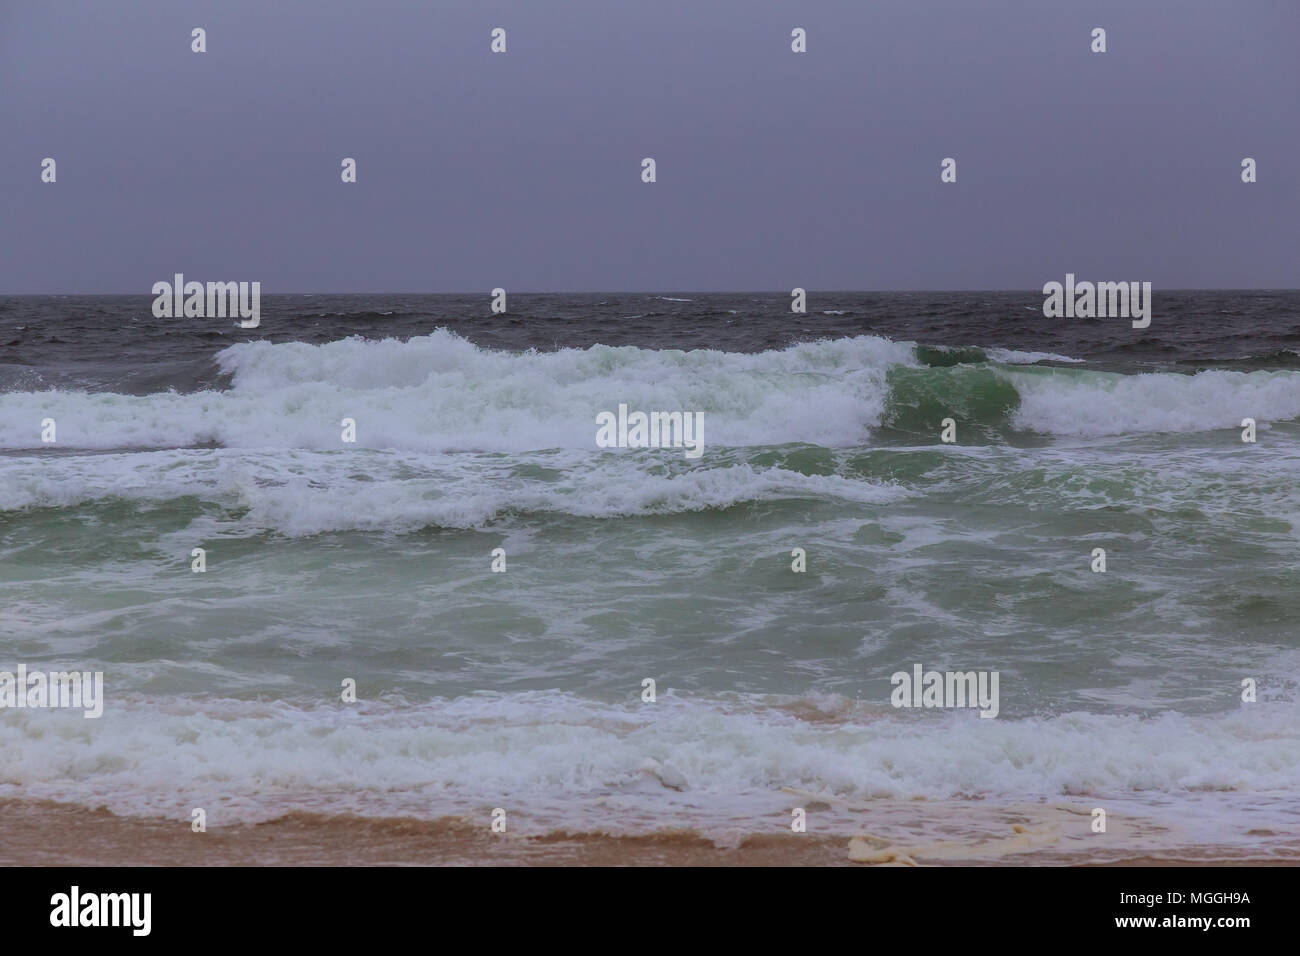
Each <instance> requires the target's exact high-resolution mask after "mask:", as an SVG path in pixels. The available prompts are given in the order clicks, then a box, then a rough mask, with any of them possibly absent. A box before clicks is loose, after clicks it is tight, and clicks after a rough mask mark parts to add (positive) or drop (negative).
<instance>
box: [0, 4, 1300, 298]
mask: <svg viewBox="0 0 1300 956" xmlns="http://www.w3.org/2000/svg"><path fill="white" fill-rule="evenodd" d="M195 27H202V28H203V29H205V30H206V33H207V52H205V53H194V52H192V51H191V30H192V29H193V28H195ZM495 27H501V28H503V29H505V30H506V43H507V50H506V52H505V53H503V54H494V53H492V52H491V50H490V43H491V35H490V34H491V31H492V29H493V28H495ZM796 27H801V28H803V29H804V30H806V32H807V52H806V53H795V52H792V50H791V36H790V34H791V30H792V29H794V28H796ZM1096 27H1101V28H1104V29H1105V30H1106V43H1107V52H1105V53H1093V52H1092V51H1091V44H1092V31H1093V29H1094V28H1096ZM1298 47H1300V2H1297V0H1140V2H1139V0H1116V2H1107V0H1088V2H1084V0H1078V2H1076V0H1052V2H1043V0H1015V2H1013V0H980V2H976V0H870V2H867V0H843V2H841V0H526V2H504V0H454V2H453V0H445V2H441V0H405V2H396V0H357V2H343V0H183V2H182V0H93V2H71V0H0V293H139V294H142V295H145V294H148V293H149V291H150V289H151V287H152V285H153V284H154V283H155V282H158V281H162V280H168V281H170V279H171V278H172V276H173V275H174V274H175V273H177V272H180V273H183V274H184V275H185V277H186V279H187V280H198V281H260V282H261V283H262V291H263V294H271V293H275V292H479V291H482V292H486V291H487V290H489V289H492V288H495V287H502V288H505V289H507V290H508V291H517V292H551V291H554V292H562V291H618V290H627V291H655V290H662V291H674V290H677V291H707V290H742V289H743V290H750V289H753V290H760V289H761V290H789V289H792V288H794V287H796V286H799V287H804V288H808V289H821V290H830V289H835V290H891V289H936V290H938V289H1003V288H1005V289H1038V288H1041V286H1042V285H1043V284H1044V283H1045V282H1048V281H1064V277H1065V275H1066V273H1074V274H1075V275H1076V276H1077V277H1078V278H1079V279H1080V280H1093V281H1149V282H1152V283H1153V286H1154V287H1155V288H1156V289H1159V288H1210V287H1220V288H1295V287H1300V257H1298V256H1297V252H1298V251H1300V241H1298V239H1300V54H1297V52H1296V51H1297V48H1298ZM46 157H51V158H53V159H54V160H55V161H56V164H57V166H56V169H57V182H55V183H43V182H42V181H41V163H42V160H43V159H44V158H46ZM344 157H352V158H354V159H356V161H357V182H355V183H346V184H345V183H343V182H342V181H341V178H340V171H341V167H340V163H341V161H342V159H343V158H344ZM644 157H653V158H654V159H655V162H656V175H657V181H656V182H654V183H644V182H642V181H641V161H642V159H643V158H644ZM948 157H951V158H953V159H955V160H956V164H957V165H956V171H957V181H956V182H955V183H943V182H941V181H940V171H941V170H940V164H941V162H942V160H943V159H945V158H948ZM1245 157H1251V158H1254V159H1255V160H1256V162H1257V164H1258V166H1257V176H1258V181H1257V182H1255V183H1250V184H1247V183H1243V182H1242V181H1241V162H1242V160H1243V158H1245Z"/></svg>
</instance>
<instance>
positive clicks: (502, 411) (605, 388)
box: [0, 331, 1300, 461]
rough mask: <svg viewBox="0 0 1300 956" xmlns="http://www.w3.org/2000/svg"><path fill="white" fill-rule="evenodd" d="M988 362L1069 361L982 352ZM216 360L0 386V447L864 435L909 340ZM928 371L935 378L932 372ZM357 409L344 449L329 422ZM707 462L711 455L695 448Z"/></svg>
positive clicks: (1066, 404) (1093, 414)
mask: <svg viewBox="0 0 1300 956" xmlns="http://www.w3.org/2000/svg"><path fill="white" fill-rule="evenodd" d="M990 354H991V355H992V356H993V357H995V358H996V359H997V360H998V361H1001V362H1006V363H1011V364H1026V363H1032V362H1037V361H1043V360H1048V359H1050V360H1053V361H1071V360H1070V359H1069V358H1068V357H1067V356H1057V355H1053V354H1051V353H1041V352H1016V351H1013V350H998V349H994V350H992V351H991V353H990ZM217 361H218V362H219V364H220V365H221V367H222V369H223V370H224V371H226V372H227V373H229V374H230V375H231V377H232V381H233V386H232V387H231V388H230V389H228V390H226V391H221V392H215V391H208V392H199V393H195V394H177V393H173V392H168V393H160V394H152V395H145V396H128V395H117V394H112V393H88V392H65V391H43V392H8V393H3V394H0V448H8V449H31V448H42V447H44V446H43V445H42V443H41V427H40V422H41V421H42V420H43V419H44V418H47V417H49V418H54V419H55V420H56V421H57V423H58V438H59V441H58V448H60V449H78V448H83V449H113V448H130V447H140V448H166V447H183V446H192V445H201V444H208V443H212V444H219V445H222V446H225V447H230V448H245V449H254V448H263V449H286V448H291V449H316V450H345V449H354V448H384V449H395V450H399V451H414V452H461V451H478V452H496V453H518V452H525V451H535V450H540V449H571V450H594V449H595V435H596V427H595V416H596V413H597V412H598V411H600V410H602V409H607V408H611V407H615V406H616V405H617V404H618V403H620V402H626V403H627V404H628V406H629V407H632V408H650V409H680V410H684V411H693V412H703V413H704V414H705V417H706V419H707V427H708V435H709V448H710V449H718V448H727V447H737V446H755V445H775V444H784V443H791V442H808V443H815V444H820V445H824V446H828V447H846V446H859V445H864V444H869V443H870V432H871V429H872V428H874V427H876V426H878V425H879V424H880V423H881V420H882V417H883V415H884V412H885V410H886V408H887V407H888V403H889V397H890V392H889V382H888V373H889V371H890V369H891V368H895V367H898V366H904V365H906V366H917V365H918V363H917V361H916V359H915V357H914V348H913V345H912V344H911V343H899V342H892V341H890V340H888V339H883V338H879V337H875V336H859V337H856V338H845V339H835V340H824V341H818V342H807V343H801V344H799V345H795V346H792V347H790V348H786V349H783V350H779V351H768V352H762V353H758V354H746V353H730V352H717V351H711V350H696V351H691V352H682V351H675V350H651V349H640V348H634V347H631V346H624V347H617V348H615V347H609V346H602V345H598V346H592V347H590V348H586V349H561V350H558V351H555V352H546V353H537V352H525V353H512V352H502V351H491V350H485V349H480V348H478V347H476V346H474V345H473V344H471V343H470V342H467V341H466V340H464V339H461V338H459V337H457V336H455V335H453V334H451V333H448V332H445V331H438V332H435V333H433V334H431V335H427V336H422V337H418V338H413V339H410V340H409V341H398V340H394V339H387V340H382V341H366V340H361V339H355V338H352V339H344V340H340V341H335V342H330V343H327V344H324V345H309V344H305V343H301V342H290V343H283V344H278V345H273V344H270V343H268V342H254V343H243V344H239V345H235V346H232V347H230V348H228V349H225V350H224V351H222V352H220V353H219V354H218V356H217ZM942 374H943V373H942V371H940V370H937V371H936V375H942ZM998 374H999V375H1001V376H1002V377H1004V378H1005V379H1006V380H1007V381H1009V382H1011V383H1012V384H1013V385H1014V386H1015V388H1016V389H1017V391H1018V392H1019V393H1020V397H1021V402H1020V408H1019V412H1018V417H1017V424H1018V425H1020V426H1021V427H1024V428H1028V429H1033V430H1036V431H1041V432H1046V433H1050V434H1057V435H1112V434H1125V433H1134V432H1153V431H1172V432H1176V431H1197V430H1210V429H1217V428H1228V427H1237V426H1238V423H1239V422H1240V420H1241V419H1242V418H1243V417H1247V416H1249V417H1253V418H1255V419H1256V420H1258V421H1259V422H1261V423H1266V422H1269V421H1278V420H1291V419H1294V418H1296V417H1298V416H1300V372H1293V371H1255V372H1236V371H1206V372H1202V373H1200V374H1197V375H1180V374H1174V373H1162V374H1144V375H1120V374H1112V373H1104V372H1090V371H1082V370H1076V369H1051V368H1047V367H1034V368H1030V367H1028V366H1027V367H1025V368H1024V369H1002V370H999V372H998ZM344 418H352V419H355V421H356V423H357V436H356V437H357V441H356V444H355V445H349V446H344V445H343V444H342V442H341V441H340V429H341V426H340V422H341V421H342V419H344ZM705 458H706V461H707V460H708V459H709V453H708V452H706V456H705Z"/></svg>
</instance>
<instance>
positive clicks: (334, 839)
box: [0, 800, 1300, 866]
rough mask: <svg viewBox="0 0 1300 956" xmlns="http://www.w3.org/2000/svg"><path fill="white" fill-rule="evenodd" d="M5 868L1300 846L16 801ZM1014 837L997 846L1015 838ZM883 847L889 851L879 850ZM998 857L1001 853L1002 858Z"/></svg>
mask: <svg viewBox="0 0 1300 956" xmlns="http://www.w3.org/2000/svg"><path fill="white" fill-rule="evenodd" d="M0 820H3V822H4V825H5V826H4V830H5V840H4V841H3V848H2V849H0V864H3V865H6V866H440V865H441V866H447V865H451V866H460V865H471V866H472V865H489V866H521V865H523V866H530V865H531V866H861V865H880V864H883V865H913V864H914V865H921V866H925V865H971V864H977V865H1003V866H1007V865H1010V866H1025V865H1110V866H1125V865H1133V866H1149V865H1157V866H1211V865H1242V866H1261V865H1292V866H1293V865H1296V864H1298V863H1300V844H1297V845H1295V846H1289V847H1287V848H1284V849H1282V850H1281V851H1278V852H1274V853H1272V854H1270V855H1268V856H1263V857H1261V856H1258V855H1255V856H1248V855H1244V854H1242V853H1241V852H1240V851H1234V850H1232V849H1231V848H1226V847H1219V848H1212V847H1205V848H1195V849H1191V850H1186V851H1181V850H1180V851H1179V852H1177V853H1171V854H1169V855H1167V856H1166V855H1152V854H1149V853H1135V854H1131V855H1125V854H1123V853H1122V852H1120V853H1118V854H1114V853H1112V854H1110V855H1109V856H1107V857H1104V858H1103V857H1101V856H1099V855H1097V854H1080V853H1078V852H1068V851H1063V850H1062V849H1061V848H1059V847H1053V846H1042V847H1032V846H1031V847H1026V848H1020V847H1017V848H1016V852H999V853H996V854H989V853H985V854H983V855H973V856H971V855H968V856H965V857H964V858H963V856H962V854H961V853H955V854H954V853H953V852H952V851H951V850H949V851H947V852H942V851H940V849H938V848H937V847H930V848H927V847H925V846H917V847H901V848H898V849H897V850H893V849H891V848H890V847H888V846H887V845H885V844H883V843H881V841H878V840H876V841H860V842H859V843H858V846H859V847H864V846H866V847H868V849H872V848H874V850H876V851H877V852H874V853H873V852H865V853H864V852H861V851H860V852H859V853H858V854H857V855H858V856H859V857H862V856H873V857H878V858H879V859H877V860H876V861H875V862H874V864H873V863H869V862H858V863H855V862H853V861H852V860H851V859H850V851H849V844H850V841H849V839H848V838H847V837H845V836H840V835H837V836H823V835H814V834H810V833H802V834H796V833H784V834H759V835H753V836H750V837H748V838H745V839H744V840H742V841H740V842H739V844H738V845H736V846H729V847H719V846H717V845H715V844H714V843H713V842H712V841H711V840H709V839H706V838H704V837H701V836H699V835H698V834H694V833H689V832H677V833H672V832H667V833H658V834H654V835H648V836H620V837H614V836H608V835H605V834H596V833H552V834H546V835H525V834H513V833H504V834H494V833H492V832H491V831H490V829H489V828H488V827H487V826H483V825H473V824H470V823H468V822H466V821H464V820H462V819H443V820H434V821H423V820H415V819H405V818H403V819H394V818H367V817H357V816H323V815H318V814H308V813H292V814H288V815H286V816H283V817H280V818H279V819H276V820H272V821H269V822H265V823H256V824H253V823H246V824H238V825H235V826H225V827H220V828H211V829H209V830H208V832H206V833H194V832H192V831H191V829H190V824H189V823H188V822H186V821H179V820H163V819H158V818H140V817H119V816H116V815H114V814H112V813H109V812H108V811H106V810H102V809H101V810H88V809H85V808H81V807H76V806H72V805H67V804H57V803H50V802H33V801H22V800H6V801H0ZM1016 836H1017V835H1015V834H1011V835H1009V836H1008V837H1007V838H1004V839H1003V840H1002V841H1001V842H1002V843H1006V842H1007V841H1008V840H1013V839H1015V838H1016ZM882 849H883V851H884V852H879V851H881V850H882ZM1004 849H1005V848H1004Z"/></svg>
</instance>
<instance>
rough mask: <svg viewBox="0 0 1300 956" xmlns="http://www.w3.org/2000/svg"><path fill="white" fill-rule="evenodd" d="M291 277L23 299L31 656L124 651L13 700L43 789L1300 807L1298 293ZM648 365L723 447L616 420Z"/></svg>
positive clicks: (3, 303) (1248, 810) (12, 324)
mask: <svg viewBox="0 0 1300 956" xmlns="http://www.w3.org/2000/svg"><path fill="white" fill-rule="evenodd" d="M263 301H264V305H263V315H262V327H261V328H259V329H257V330H253V331H246V330H242V329H239V328H238V327H236V326H234V325H233V323H231V321H230V320H218V319H211V320H198V319H181V320H173V319H155V318H154V317H153V316H152V315H151V313H150V309H149V304H150V299H149V298H148V297H138V298H136V297H39V298H36V297H33V298H5V299H0V389H3V391H0V639H2V640H3V645H2V647H3V652H2V653H0V669H6V668H8V669H12V668H13V667H15V666H16V665H17V664H18V663H19V662H25V663H26V664H27V665H28V667H30V668H37V667H46V668H47V669H55V668H61V667H75V668H77V669H80V670H103V671H104V672H105V680H106V684H107V702H106V710H105V716H104V717H103V718H102V719H100V720H98V721H90V720H83V719H82V718H81V717H80V715H79V714H71V713H65V712H50V711H34V710H10V711H0V795H9V796H15V795H16V796H25V797H53V798H56V799H62V800H71V801H75V802H82V803H87V804H91V805H100V804H102V805H106V806H108V807H109V808H110V809H113V810H115V811H118V812H124V813H165V814H170V815H174V816H176V817H177V818H178V819H188V815H189V808H190V807H192V806H205V807H207V808H208V810H209V814H210V821H211V822H212V823H213V824H214V825H218V824H220V822H221V821H222V820H223V819H225V820H234V819H260V818H266V817H268V816H275V815H277V814H279V813H282V812H284V811H285V810H286V809H292V808H308V809H312V810H324V811H327V812H328V811H332V810H351V811H356V812H362V813H369V814H383V815H395V814H414V815H421V816H437V815H442V814H461V813H480V812H482V808H485V807H486V808H491V807H494V806H504V807H507V808H511V809H512V810H517V811H518V813H519V814H520V816H521V817H522V818H523V819H524V820H527V821H528V822H529V824H528V825H529V826H531V827H532V829H533V830H534V831H535V832H537V831H543V830H546V829H550V828H555V827H559V826H565V825H567V826H574V825H577V826H586V827H589V828H593V829H603V830H606V831H609V832H624V831H643V830H647V829H648V830H654V829H677V828H681V827H683V826H685V827H688V828H690V827H693V828H697V829H701V830H704V831H706V832H712V831H713V830H716V829H718V828H732V829H734V828H737V827H739V828H740V829H742V830H744V829H749V830H751V831H753V830H761V829H766V828H771V827H778V828H780V827H787V828H788V821H789V811H788V807H789V806H790V805H791V803H792V798H791V797H790V796H789V794H787V793H784V792H783V790H782V788H793V789H795V790H797V791H809V792H814V793H820V794H830V795H833V796H835V797H836V798H840V799H843V800H846V801H857V802H858V803H862V802H868V803H869V802H870V801H871V800H873V799H874V800H882V799H885V798H909V797H916V796H926V797H929V798H932V799H939V798H961V799H969V798H982V799H985V800H991V801H999V800H1001V801H1025V800H1032V799H1038V798H1042V799H1044V800H1059V799H1062V798H1065V797H1069V798H1071V799H1076V798H1077V800H1082V801H1083V802H1084V803H1088V804H1090V805H1091V804H1097V803H1100V805H1103V806H1117V807H1122V808H1124V809H1125V810H1126V811H1129V812H1132V813H1134V814H1137V815H1142V814H1147V815H1149V816H1150V817H1152V818H1153V819H1159V820H1166V821H1167V820H1175V819H1177V818H1179V814H1180V809H1181V811H1185V814H1186V815H1187V816H1188V818H1189V819H1190V818H1192V817H1194V818H1195V819H1196V821H1197V822H1196V824H1195V826H1193V827H1192V829H1191V831H1190V835H1188V834H1187V833H1183V835H1181V836H1180V837H1178V840H1179V841H1181V842H1182V844H1184V845H1185V844H1189V843H1196V842H1198V841H1201V842H1204V841H1217V842H1220V843H1224V844H1229V845H1242V846H1244V845H1246V844H1248V843H1249V844H1252V845H1254V844H1262V845H1263V847H1264V848H1265V849H1267V848H1268V846H1269V837H1268V836H1264V837H1261V836H1259V835H1258V834H1259V832H1261V828H1262V830H1263V831H1266V832H1267V833H1268V834H1274V835H1276V836H1277V840H1281V839H1284V838H1287V839H1294V837H1295V835H1296V834H1297V833H1300V818H1298V817H1297V815H1296V810H1295V806H1296V801H1295V795H1296V791H1297V784H1300V722H1298V721H1297V717H1300V709H1298V705H1297V695H1296V689H1297V688H1296V675H1297V663H1300V653H1298V651H1300V639H1298V638H1297V629H1296V622H1297V620H1298V619H1300V586H1298V585H1300V562H1298V560H1297V559H1298V558H1300V539H1298V537H1297V532H1298V531H1300V481H1298V480H1297V479H1298V478H1300V351H1298V350H1300V294H1298V293H1263V292H1209V293H1207V292H1195V293H1192V292H1187V293H1166V294H1163V295H1161V294H1157V296H1156V300H1155V314H1154V318H1153V320H1152V323H1151V327H1150V328H1149V329H1146V330H1136V329H1131V328H1130V327H1129V323H1128V322H1127V321H1126V320H1122V319H1115V320H1106V319H1103V320H1068V319H1067V320H1058V319H1045V318H1043V316H1042V313H1041V304H1042V297H1041V296H1040V295H1036V294H1034V293H998V294H994V293H970V294H947V295H939V294H932V293H915V294H893V295H863V294H853V295H849V294H840V295H835V294H829V295H828V294H816V293H814V294H813V295H812V296H811V297H810V303H809V314H808V315H792V314H791V313H790V312H789V298H788V296H785V295H775V294H765V293H743V294H727V295H722V294H715V295H696V294H691V293H683V294H680V295H678V294H674V293H669V294H667V295H648V294H623V295H589V296H512V297H511V300H510V307H511V311H510V312H509V313H507V314H506V315H501V316H492V315H490V314H488V296H487V295H483V296H369V297H366V296H324V295H320V296H282V297H275V296H272V297H268V298H266V299H264V300H263ZM619 403H626V404H627V405H628V406H629V407H631V408H633V409H637V408H640V409H645V410H651V409H663V410H686V411H702V412H703V413H704V418H705V435H704V437H705V453H704V455H703V456H702V457H701V458H699V459H696V460H692V459H688V458H687V457H685V455H684V454H683V453H682V451H681V450H627V449H621V450H620V449H600V448H597V447H596V445H595V441H594V439H595V432H596V425H595V416H596V414H597V412H599V411H601V410H606V409H615V408H617V406H618V404H619ZM345 417H350V418H353V419H355V420H356V422H357V441H356V444H355V445H344V444H343V443H342V442H341V441H340V421H341V420H342V419H343V418H345ZM945 417H952V418H953V419H955V420H956V422H957V438H958V441H957V443H956V444H944V443H942V442H941V441H940V439H939V431H940V425H939V423H940V420H941V419H943V418H945ZM1245 417H1252V418H1254V419H1256V420H1257V422H1258V428H1259V432H1258V441H1257V442H1256V443H1254V444H1247V443H1244V442H1243V441H1242V440H1241V427H1240V422H1241V420H1242V419H1243V418H1245ZM45 418H54V419H55V420H56V422H57V429H58V433H57V434H58V442H57V444H56V445H53V446H50V445H47V444H43V443H42V441H41V421H42V420H43V419H45ZM195 547H201V548H204V549H206V550H207V561H208V570H207V572H206V573H204V574H194V573H192V572H191V570H190V561H191V558H190V553H191V549H192V548H195ZM498 547H500V548H503V549H504V550H505V552H506V556H507V562H508V564H507V567H508V570H507V571H506V573H504V574H494V573H491V571H490V563H491V556H490V555H491V552H492V550H493V549H494V548H498ZM1097 547H1101V548H1105V549H1106V552H1107V565H1108V567H1107V571H1106V573H1104V574H1103V573H1093V572H1092V571H1091V570H1090V562H1091V552H1092V549H1094V548H1097ZM793 548H803V549H805V550H806V552H807V572H806V573H803V574H796V573H793V572H792V571H791V550H792V549H793ZM915 663H921V664H923V665H925V667H926V668H927V669H938V670H961V671H966V670H996V671H998V672H999V673H1000V697H1001V700H1000V714H999V716H998V718H997V719H995V720H983V719H979V718H978V717H977V716H976V713H975V712H973V711H958V712H954V711H924V710H922V711H917V710H905V709H894V708H892V707H891V706H890V704H889V697H890V691H891V685H890V680H889V678H890V675H891V674H892V673H894V672H895V671H898V670H910V669H911V667H912V665H913V664H915ZM347 677H351V678H354V679H355V680H356V682H357V686H358V692H359V694H360V697H361V702H360V703H359V704H357V705H353V706H349V705H344V704H342V703H340V702H339V691H340V682H341V681H342V680H343V679H344V678H347ZM647 677H649V678H654V679H655V681H656V682H657V686H658V695H659V696H658V700H657V701H656V702H655V703H653V704H649V703H643V702H642V701H641V698H640V695H641V689H642V680H643V679H644V678H647ZM1247 677H1249V678H1254V679H1256V680H1257V681H1258V684H1259V701H1258V702H1257V703H1254V704H1244V703H1243V702H1242V701H1241V699H1240V693H1241V687H1240V682H1241V680H1242V679H1243V678H1247ZM1106 801H1110V803H1107V802H1106ZM783 808H785V809H783ZM782 814H784V816H782ZM1080 819H1081V820H1082V821H1083V822H1082V824H1081V825H1082V826H1085V827H1086V825H1087V820H1086V818H1083V817H1081V818H1080ZM822 820H823V823H824V824H825V825H827V826H832V825H833V826H844V827H848V826H849V824H848V822H847V821H845V820H843V819H839V818H836V817H835V814H834V813H827V814H826V815H824V816H823V818H822ZM1206 821H1210V822H1206ZM811 826H812V824H811V822H810V828H811ZM1252 829H1253V830H1254V831H1256V835H1254V836H1249V837H1248V836H1246V833H1247V831H1248V830H1252ZM846 832H847V831H846ZM1274 842H1276V840H1275V841H1274Z"/></svg>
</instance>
